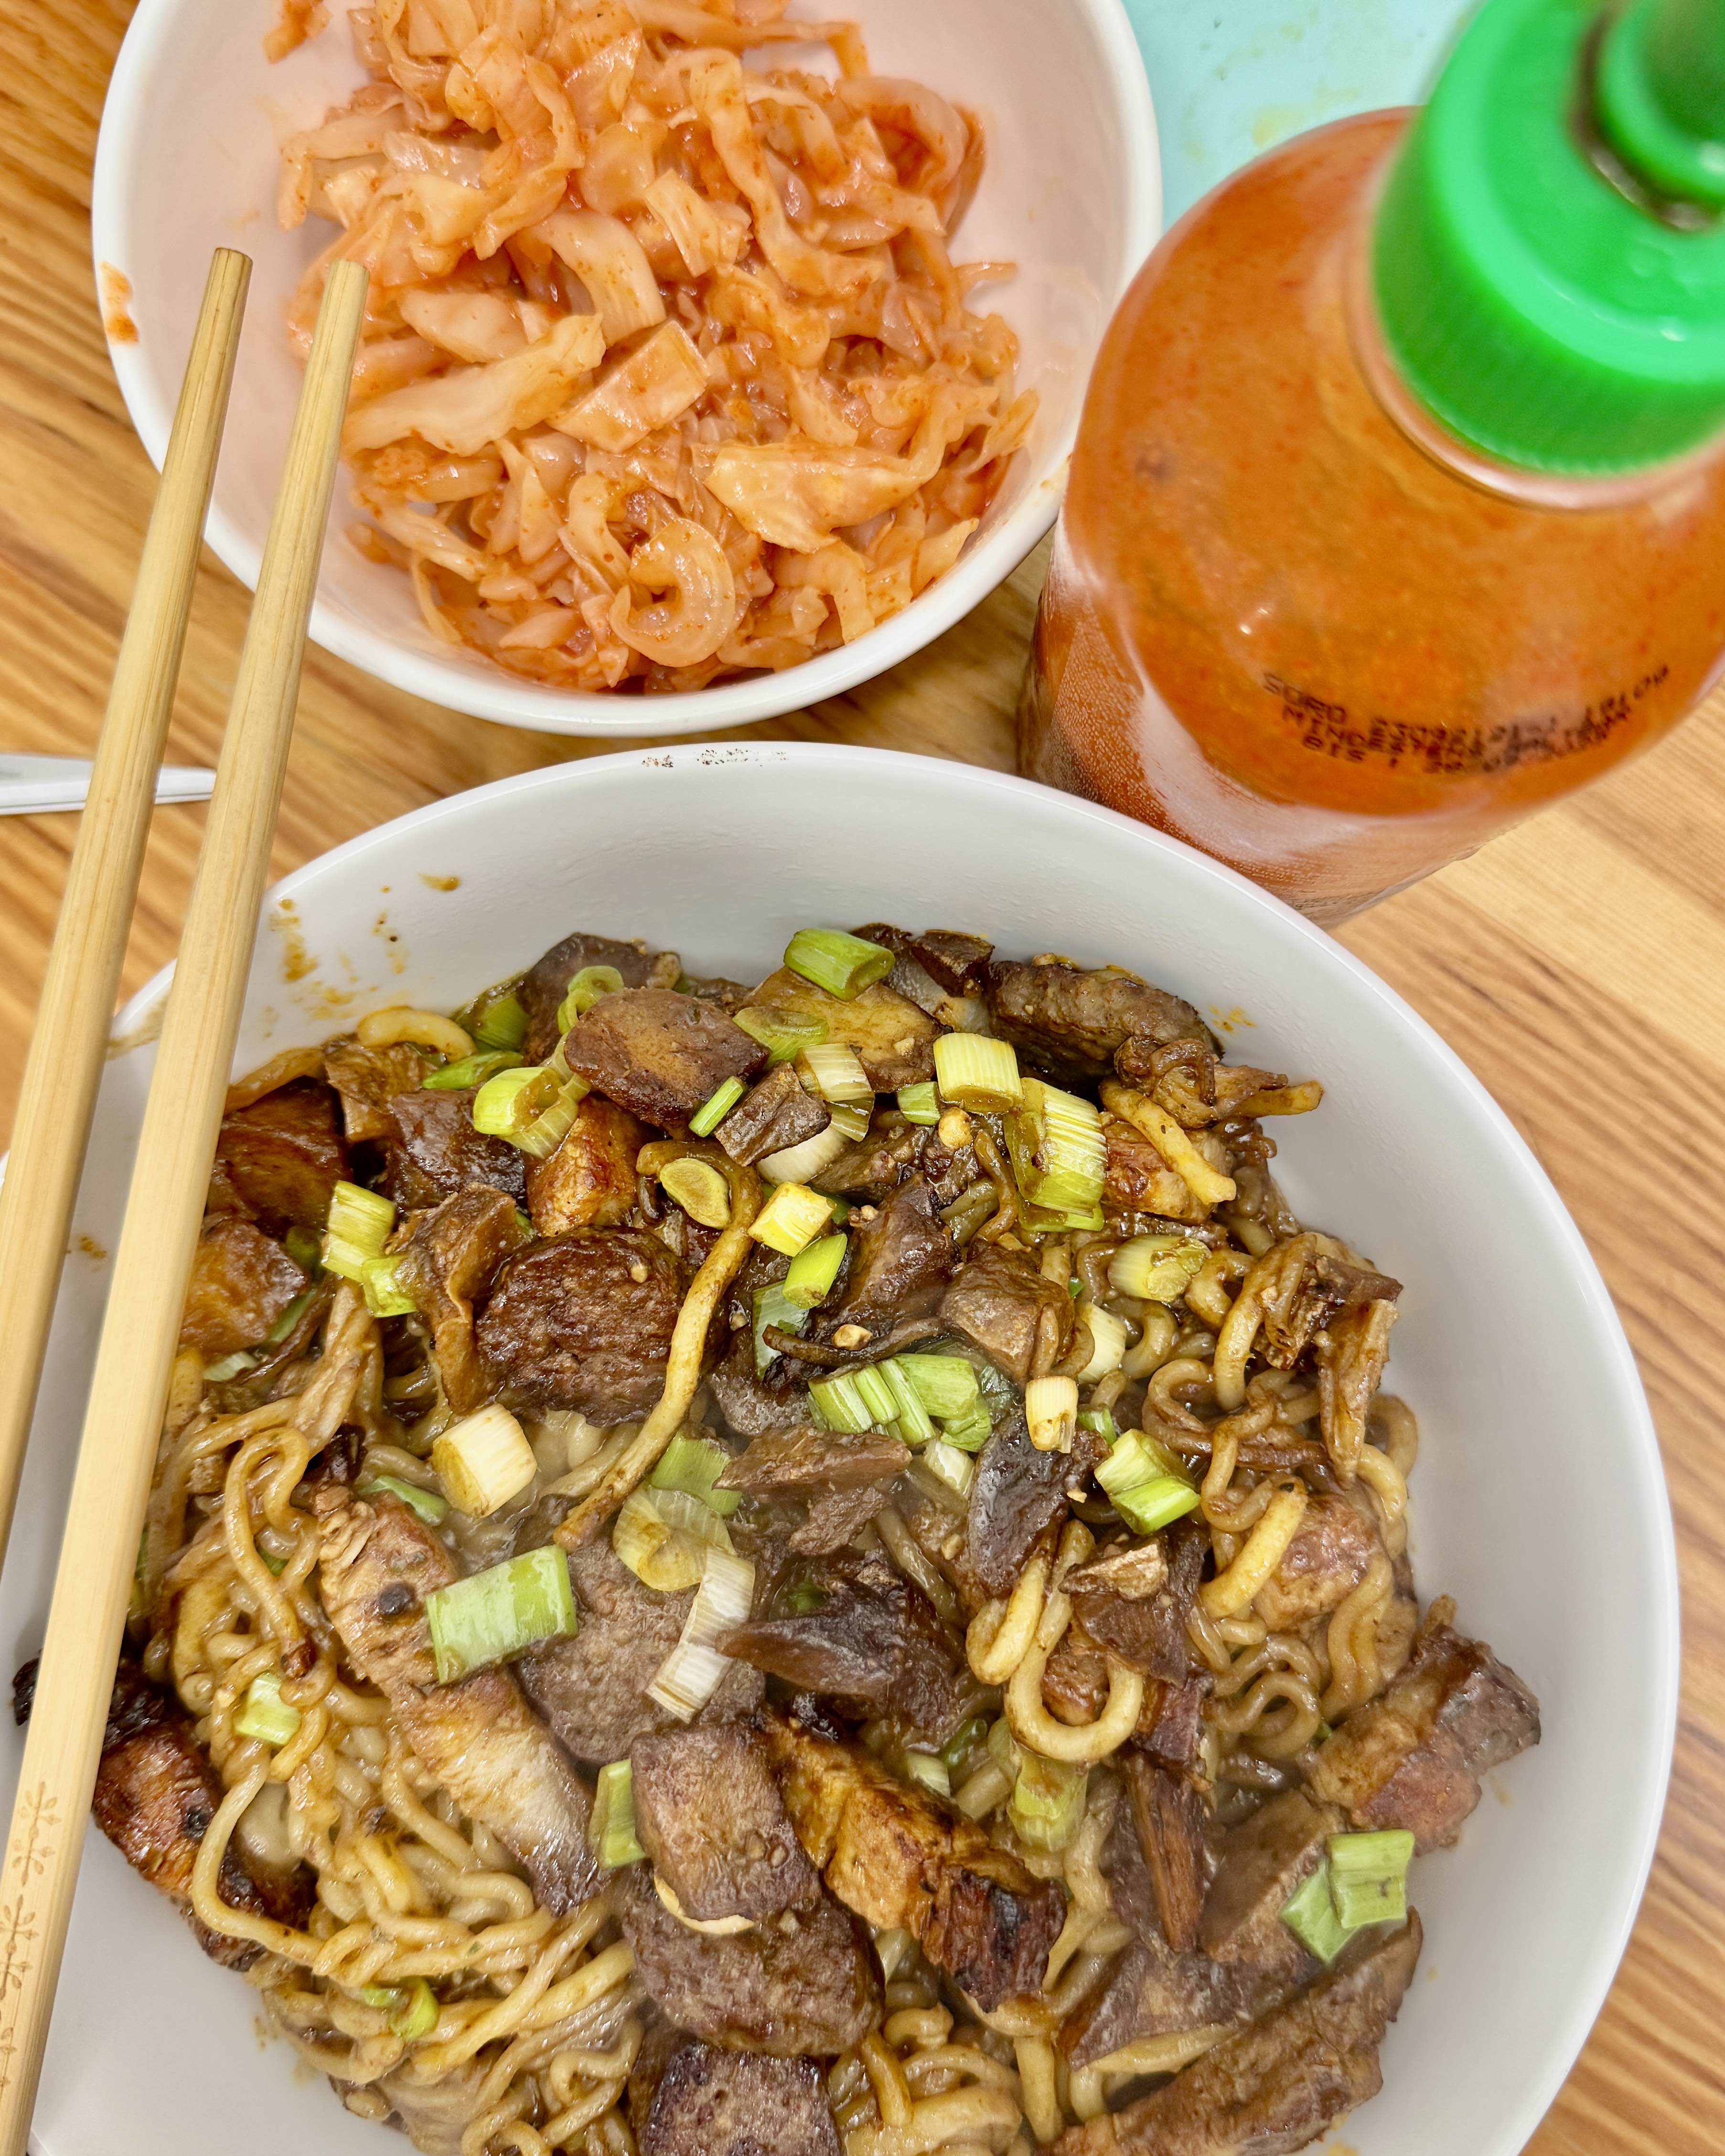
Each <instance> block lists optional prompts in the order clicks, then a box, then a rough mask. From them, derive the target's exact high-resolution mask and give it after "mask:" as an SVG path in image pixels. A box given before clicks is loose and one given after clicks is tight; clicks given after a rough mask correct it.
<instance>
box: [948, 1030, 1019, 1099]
mask: <svg viewBox="0 0 1725 2156" xmlns="http://www.w3.org/2000/svg"><path fill="white" fill-rule="evenodd" d="M934 1075H935V1078H936V1081H937V1083H938V1085H939V1086H940V1089H941V1098H942V1100H943V1101H951V1102H952V1105H953V1106H954V1107H958V1108H978V1109H982V1108H996V1109H999V1108H1015V1107H1017V1106H1018V1105H1019V1101H1022V1100H1023V1098H1024V1081H1023V1080H1022V1079H1021V1078H1020V1077H1019V1059H1018V1057H1017V1055H1016V1054H1015V1053H1014V1050H1013V1046H1012V1044H1011V1042H1010V1041H1006V1040H996V1039H994V1037H993V1034H986V1033H942V1034H938V1035H937V1037H936V1039H935V1044H934Z"/></svg>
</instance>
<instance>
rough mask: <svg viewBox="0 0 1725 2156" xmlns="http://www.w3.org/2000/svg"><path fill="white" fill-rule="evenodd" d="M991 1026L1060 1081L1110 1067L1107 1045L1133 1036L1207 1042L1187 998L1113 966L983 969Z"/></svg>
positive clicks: (1010, 964) (1104, 1072)
mask: <svg viewBox="0 0 1725 2156" xmlns="http://www.w3.org/2000/svg"><path fill="white" fill-rule="evenodd" d="M988 1011H989V1014H990V1016H991V1018H992V1019H993V1025H994V1030H995V1032H996V1033H997V1034H999V1036H1000V1038H1001V1039H1003V1040H1009V1041H1010V1042H1011V1043H1012V1045H1013V1046H1014V1048H1016V1049H1017V1050H1019V1054H1020V1055H1021V1056H1022V1057H1023V1058H1024V1060H1025V1061H1026V1062H1027V1063H1029V1065H1031V1066H1032V1067H1033V1068H1034V1069H1036V1070H1046V1071H1047V1072H1048V1074H1049V1075H1050V1077H1053V1078H1056V1079H1059V1080H1060V1081H1061V1082H1062V1083H1063V1084H1065V1083H1071V1082H1073V1081H1083V1080H1085V1079H1097V1078H1110V1077H1112V1075H1114V1053H1115V1050H1117V1048H1119V1047H1121V1046H1122V1044H1123V1043H1125V1042H1126V1041H1127V1040H1132V1039H1148V1040H1153V1041H1164V1040H1183V1039H1190V1040H1199V1041H1203V1042H1204V1044H1205V1045H1209V1028H1208V1027H1207V1026H1206V1025H1205V1024H1204V1020H1203V1019H1201V1018H1200V1017H1199V1014H1198V1013H1197V1012H1196V1010H1194V1009H1193V1007H1192V1005H1191V1004H1189V1003H1186V1002H1184V1001H1183V999H1182V998H1180V997H1178V996H1173V995H1170V994H1169V993H1168V990H1167V989H1166V988H1152V987H1151V985H1150V983H1148V982H1147V981H1141V980H1140V979H1139V978H1137V975H1136V974H1135V973H1125V972H1122V969H1121V968H1119V967H1118V966H1104V967H1102V968H1100V969H1099V970H1098V971H1096V972H1095V973H1086V972H1084V971H1082V970H1081V968H1078V967H1076V966H1068V965H1060V964H1053V965H1047V964H1043V965H1038V964H1031V965H1021V964H1019V963H1018V962H1016V961H1014V960H1012V959H1006V960H1000V959H997V960H996V961H995V962H994V963H993V966H992V967H991V968H990V969H989V981H988Z"/></svg>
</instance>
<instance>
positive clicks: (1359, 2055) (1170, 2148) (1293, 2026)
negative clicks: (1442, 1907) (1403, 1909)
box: [1054, 1917, 1421, 2156]
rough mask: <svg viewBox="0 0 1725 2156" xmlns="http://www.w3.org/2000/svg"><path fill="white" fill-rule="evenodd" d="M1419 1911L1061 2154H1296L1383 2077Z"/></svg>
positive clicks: (1079, 2134)
mask: <svg viewBox="0 0 1725 2156" xmlns="http://www.w3.org/2000/svg"><path fill="white" fill-rule="evenodd" d="M1420 1936H1421V1935H1420V1919H1419V1918H1418V1917H1409V1920H1408V1922H1407V1923H1406V1925H1405V1926H1404V1928H1402V1929H1401V1930H1400V1931H1399V1932H1394V1933H1389V1935H1388V1936H1387V1937H1384V1936H1373V1935H1370V1934H1368V1938H1370V1939H1371V1943H1370V1944H1369V1946H1368V1948H1367V1949H1366V1951H1364V1952H1363V1953H1361V1954H1360V1956H1359V1957H1358V1959H1350V1960H1348V1961H1347V1962H1344V1963H1342V1964H1341V1965H1340V1966H1338V1967H1337V1968H1336V1969H1332V1971H1331V1972H1330V1973H1329V1974H1327V1976H1325V1977H1323V1978H1322V1979H1320V1981H1319V1982H1317V1984H1314V1985H1313V1986H1312V1989H1311V1990H1310V1991H1308V1992H1307V1993H1305V1994H1303V1995H1302V1996H1301V1997H1300V1998H1297V1999H1291V2000H1290V2001H1289V2002H1288V2004H1287V2005H1286V2006H1281V2007H1278V2008H1277V2009H1276V2011H1275V2012H1274V2013H1271V2014H1267V2015H1265V2017H1264V2019H1263V2020H1261V2021H1256V2022H1254V2023H1253V2024H1252V2025H1251V2026H1250V2028H1248V2029H1242V2030H1240V2033H1239V2035H1235V2036H1230V2037H1227V2038H1225V2039H1224V2041H1223V2042H1221V2043H1219V2045H1217V2046H1216V2048H1215V2049H1214V2051H1207V2052H1205V2054H1204V2056H1203V2057H1202V2058H1201V2059H1199V2060H1197V2061H1195V2062H1194V2064H1193V2065H1191V2066H1188V2067H1187V2068H1186V2070H1185V2071H1184V2072H1183V2073H1180V2074H1176V2075H1175V2076H1174V2078H1173V2080H1172V2081H1171V2082H1165V2083H1164V2084H1163V2087H1161V2088H1159V2089H1157V2090H1155V2091H1154V2092H1153V2093H1152V2094H1151V2095H1149V2096H1147V2097H1141V2098H1140V2099H1139V2100H1138V2102H1136V2103H1132V2104H1128V2105H1127V2107H1126V2109H1125V2110H1124V2111H1122V2112H1116V2113H1114V2114H1113V2115H1112V2116H1110V2114H1108V2113H1107V2112H1104V2113H1103V2114H1102V2116H1101V2117H1099V2118H1093V2119H1092V2120H1091V2122H1090V2123H1089V2124H1088V2125H1087V2126H1074V2127H1070V2128H1068V2129H1067V2131H1066V2132H1065V2133H1063V2134H1062V2135H1061V2136H1060V2139H1059V2140H1058V2141H1056V2142H1055V2144H1054V2156H1288V2152H1291V2151H1292V2150H1294V2149H1296V2148H1305V2147H1307V2144H1308V2143H1311V2142H1313V2141H1316V2140H1317V2138H1319V2136H1320V2135H1321V2134H1322V2133H1324V2132H1325V2131H1326V2130H1327V2128H1329V2127H1332V2126H1333V2125H1334V2124H1335V2123H1336V2122H1337V2120H1338V2119H1340V2118H1343V2117H1346V2115H1347V2114H1348V2112H1350V2111H1352V2110H1353V2109H1354V2108H1355V2107H1356V2106H1358V2105H1359V2104H1362V2103H1364V2102H1367V2101H1368V2098H1370V2097H1374V2096H1376V2094H1377V2093H1378V2090H1379V2089H1380V2088H1381V2087H1383V2086H1384V2078H1383V2076H1382V2075H1381V2074H1380V2073H1379V2071H1378V2046H1379V2045H1380V2044H1381V2043H1382V2042H1383V2040H1384V2030H1386V2029H1387V2028H1388V2027H1389V2024H1390V2023H1391V2022H1392V2021H1394V2019H1395V2017H1396V2015H1397V2012H1398V2011H1399V2009H1400V2006H1401V2003H1402V1999H1403V1998H1404V1995H1405V1994H1406V1992H1407V1989H1408V1984H1409V1981H1410V1979H1412V1976H1413V1974H1414V1963H1415V1962H1417V1961H1418V1959H1419V1958H1420Z"/></svg>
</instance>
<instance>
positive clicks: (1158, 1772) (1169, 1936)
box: [1121, 1751, 1212, 1953]
mask: <svg viewBox="0 0 1725 2156" xmlns="http://www.w3.org/2000/svg"><path fill="white" fill-rule="evenodd" d="M1121 1765H1122V1771H1123V1772H1124V1774H1125V1775H1126V1787H1127V1796H1128V1797H1129V1798H1130V1799H1131V1809H1132V1824H1133V1825H1134V1827H1135V1828H1136V1829H1137V1836H1138V1845H1139V1847H1140V1848H1141V1849H1142V1851H1143V1852H1144V1861H1145V1864H1146V1866H1147V1868H1148V1871H1149V1874H1150V1886H1151V1892H1152V1893H1153V1896H1154V1897H1155V1902H1156V1913H1157V1917H1158V1920H1159V1921H1160V1922H1161V1925H1162V1935H1163V1938H1165V1939H1166V1940H1167V1941H1168V1944H1169V1945H1170V1946H1171V1947H1172V1948H1173V1949H1174V1951H1175V1953H1189V1952H1190V1951H1191V1949H1192V1948H1194V1947H1195V1946H1196V1945H1197V1944H1198V1936H1199V1921H1200V1919H1201V1917H1202V1916H1203V1914H1204V1896H1205V1895H1206V1894H1207V1893H1208V1892H1209V1883H1210V1872H1211V1869H1212V1866H1211V1860H1210V1853H1209V1845H1208V1843H1207V1841H1206V1840H1205V1835H1204V1828H1205V1825H1206V1823H1207V1821H1208V1819H1209V1814H1208V1813H1207V1811H1206V1810H1205V1809H1204V1799H1202V1798H1201V1797H1200V1796H1199V1794H1198V1792H1197V1791H1196V1790H1195V1789H1194V1788H1193V1787H1192V1785H1191V1784H1190V1783H1189V1782H1187V1781H1185V1780H1183V1779H1182V1778H1181V1777H1180V1776H1179V1775H1178V1774H1170V1773H1169V1772H1168V1770H1167V1768H1163V1767H1160V1766H1158V1764H1157V1763H1156V1762H1155V1761H1154V1760H1153V1759H1150V1758H1146V1756H1145V1755H1144V1753H1142V1752H1137V1751H1128V1752H1126V1753H1122V1758H1121Z"/></svg>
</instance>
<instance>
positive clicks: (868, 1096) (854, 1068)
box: [797, 1040, 875, 1108]
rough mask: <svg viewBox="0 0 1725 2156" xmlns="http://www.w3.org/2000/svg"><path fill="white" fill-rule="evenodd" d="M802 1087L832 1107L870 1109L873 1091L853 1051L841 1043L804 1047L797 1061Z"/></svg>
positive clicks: (844, 1043)
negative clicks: (816, 1094)
mask: <svg viewBox="0 0 1725 2156" xmlns="http://www.w3.org/2000/svg"><path fill="white" fill-rule="evenodd" d="M797 1073H798V1076H799V1077H800V1078H801V1079H802V1081H803V1086H804V1087H805V1088H806V1089H807V1090H809V1091H812V1092H814V1093H818V1094H819V1096H820V1097H821V1099H822V1100H824V1101H826V1102H827V1103H828V1104H829V1106H832V1107H834V1108H847V1107H851V1108H860V1107H865V1106H868V1107H872V1106H874V1101H875V1089H874V1087H873V1086H871V1085H870V1083H869V1076H868V1073H867V1071H865V1070H864V1069H863V1067H862V1063H861V1061H860V1059H859V1057H858V1055H857V1052H856V1050H855V1049H854V1048H852V1047H851V1046H850V1044H849V1043H848V1042H846V1041H843V1040H832V1041H828V1042H825V1043H824V1044H823V1045H818V1046H814V1047H809V1048H805V1049H804V1050H803V1052H802V1054H801V1055H798V1058H797Z"/></svg>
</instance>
